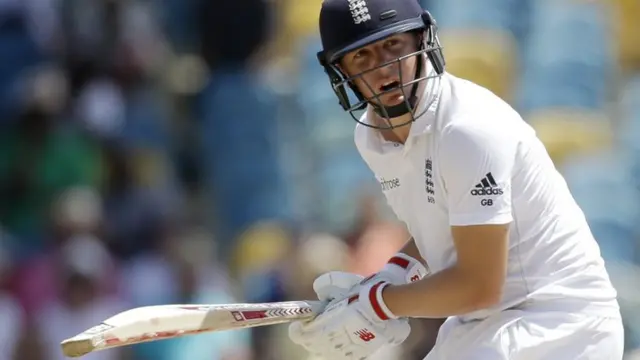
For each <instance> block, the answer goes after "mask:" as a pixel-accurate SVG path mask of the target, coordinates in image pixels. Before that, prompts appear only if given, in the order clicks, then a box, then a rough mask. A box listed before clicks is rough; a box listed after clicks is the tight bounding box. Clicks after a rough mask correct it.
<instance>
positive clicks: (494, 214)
mask: <svg viewBox="0 0 640 360" xmlns="http://www.w3.org/2000/svg"><path fill="white" fill-rule="evenodd" d="M516 151H517V141H516V140H515V139H514V137H513V136H509V135H508V134H507V133H506V131H504V130H501V129H495V128H493V129H491V128H490V127H486V128H485V127H483V126H481V125H476V124H471V126H462V125H460V124H457V125H453V126H449V127H446V128H445V129H443V135H442V142H441V146H440V151H439V156H438V158H439V162H440V165H439V167H440V169H441V174H442V178H443V181H444V186H445V189H446V196H447V199H448V206H449V223H450V225H451V226H466V225H482V224H508V223H510V222H511V221H512V220H513V217H512V213H511V177H512V173H513V167H514V161H515V157H516Z"/></svg>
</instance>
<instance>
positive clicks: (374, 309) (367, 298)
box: [289, 272, 411, 360]
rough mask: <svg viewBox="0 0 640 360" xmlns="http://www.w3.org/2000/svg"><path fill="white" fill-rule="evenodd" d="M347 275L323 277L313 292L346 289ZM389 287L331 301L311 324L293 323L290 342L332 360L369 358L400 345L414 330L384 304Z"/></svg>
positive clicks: (372, 287)
mask: <svg viewBox="0 0 640 360" xmlns="http://www.w3.org/2000/svg"><path fill="white" fill-rule="evenodd" d="M344 275H345V273H338V272H334V273H328V274H324V275H321V276H320V277H318V278H317V279H316V281H315V282H314V290H316V291H317V292H318V293H319V295H320V293H322V291H323V289H327V288H332V289H336V288H342V289H344V288H343V287H342V286H343V285H345V284H346V281H344V279H345V277H344ZM388 285H390V283H389V282H385V281H380V282H375V283H367V284H365V285H362V286H361V287H360V291H359V293H358V294H355V295H352V296H349V297H347V298H344V299H336V300H334V301H332V302H331V303H330V304H329V305H328V306H327V308H326V309H325V311H324V312H323V313H322V314H320V315H318V317H316V319H314V320H313V321H312V322H310V323H308V324H303V323H294V324H298V325H294V324H292V325H291V326H290V327H289V335H290V337H291V340H292V341H293V342H295V343H297V344H299V345H301V346H303V347H304V348H305V349H307V351H309V352H310V353H312V354H314V355H319V356H321V357H323V358H326V359H331V360H361V359H366V358H367V357H368V356H370V355H372V354H373V353H375V352H377V351H378V350H379V349H380V348H382V347H384V346H388V345H392V346H394V345H399V344H401V343H402V342H403V341H404V340H406V338H407V337H408V336H409V333H410V332H411V328H410V326H409V323H408V321H407V320H406V319H398V318H397V317H396V316H395V315H393V314H392V313H391V311H389V309H388V308H387V306H386V305H385V304H384V301H383V300H382V290H383V289H384V287H386V286H388Z"/></svg>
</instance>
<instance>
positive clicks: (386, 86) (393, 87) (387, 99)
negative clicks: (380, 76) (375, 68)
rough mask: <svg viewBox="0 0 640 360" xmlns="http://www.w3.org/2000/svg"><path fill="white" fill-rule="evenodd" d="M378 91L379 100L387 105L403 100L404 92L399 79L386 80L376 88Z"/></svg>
mask: <svg viewBox="0 0 640 360" xmlns="http://www.w3.org/2000/svg"><path fill="white" fill-rule="evenodd" d="M378 91H379V94H381V95H380V102H382V103H383V104H385V105H387V106H393V105H397V104H399V103H401V102H403V101H404V92H403V91H402V83H401V82H400V81H397V80H390V81H387V82H385V83H383V84H382V85H381V86H380V87H379V88H378Z"/></svg>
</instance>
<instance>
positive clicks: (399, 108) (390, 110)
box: [371, 60, 424, 119]
mask: <svg viewBox="0 0 640 360" xmlns="http://www.w3.org/2000/svg"><path fill="white" fill-rule="evenodd" d="M423 61H424V60H422V61H418V64H417V66H416V73H415V76H414V79H417V78H418V77H419V76H420V74H421V73H422V63H423ZM400 80H402V79H400ZM418 84H419V82H416V83H414V84H413V85H412V86H411V95H410V96H409V98H408V99H406V101H403V102H401V103H400V104H398V105H393V106H384V105H378V104H371V105H373V110H374V111H375V112H376V114H378V115H379V116H380V117H383V118H386V117H387V116H388V117H389V118H390V119H393V118H397V117H400V116H402V115H405V114H408V113H410V112H411V111H413V109H415V107H416V104H417V103H418V97H417V96H416V92H417V91H418Z"/></svg>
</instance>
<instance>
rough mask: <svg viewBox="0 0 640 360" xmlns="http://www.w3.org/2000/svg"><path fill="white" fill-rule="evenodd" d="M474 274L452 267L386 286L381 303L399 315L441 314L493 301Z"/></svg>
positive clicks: (466, 310)
mask: <svg viewBox="0 0 640 360" xmlns="http://www.w3.org/2000/svg"><path fill="white" fill-rule="evenodd" d="M475 280H476V279H475V278H473V277H470V276H468V275H465V274H463V273H462V272H461V271H460V270H459V269H458V268H457V267H455V266H454V267H451V268H448V269H446V270H443V271H441V272H438V273H436V274H434V275H432V276H429V277H425V278H423V279H422V280H420V281H416V282H414V283H410V284H406V285H398V286H393V285H390V286H388V287H387V288H385V290H384V292H383V293H382V298H383V301H384V303H385V304H386V305H387V307H388V308H389V310H390V311H391V312H392V313H393V314H394V315H396V316H398V317H423V318H443V317H449V316H454V315H461V314H466V313H469V312H472V311H475V310H479V309H482V308H486V307H489V306H491V305H492V303H493V301H494V299H493V298H489V297H487V296H485V294H483V293H482V289H481V288H480V287H479V286H478V285H477V283H475Z"/></svg>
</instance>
